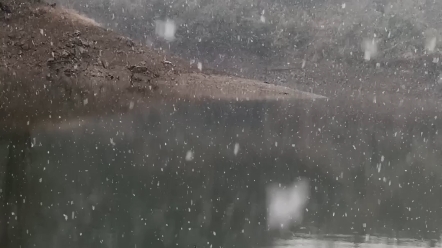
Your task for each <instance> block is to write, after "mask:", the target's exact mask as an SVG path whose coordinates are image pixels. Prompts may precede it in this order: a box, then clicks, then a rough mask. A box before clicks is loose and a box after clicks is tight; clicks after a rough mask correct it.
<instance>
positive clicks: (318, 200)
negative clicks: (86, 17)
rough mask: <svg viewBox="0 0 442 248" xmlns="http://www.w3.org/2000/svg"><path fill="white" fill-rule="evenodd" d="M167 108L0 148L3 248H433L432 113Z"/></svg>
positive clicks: (436, 154) (438, 217)
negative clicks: (409, 247)
mask: <svg viewBox="0 0 442 248" xmlns="http://www.w3.org/2000/svg"><path fill="white" fill-rule="evenodd" d="M334 104H335V103H331V102H329V103H327V104H326V105H327V106H326V107H324V103H323V102H322V103H321V102H295V103H291V104H283V103H270V102H249V103H222V102H200V103H189V102H175V103H167V104H166V103H157V104H152V105H150V106H135V108H134V109H133V110H131V111H129V112H128V113H126V114H116V115H114V116H104V117H95V118H94V117H92V118H86V117H84V118H79V119H76V120H66V121H63V122H62V123H60V124H56V125H49V124H47V125H42V126H40V127H38V128H35V129H33V130H30V131H29V132H21V133H12V132H11V133H8V135H7V136H5V137H4V138H3V139H2V140H0V164H1V165H2V166H1V170H0V173H1V174H0V175H1V178H0V182H1V184H0V185H1V186H0V188H1V191H0V192H1V206H0V213H1V218H0V223H1V225H0V231H1V233H0V242H1V247H23V248H24V247H37V248H40V247H45V248H46V247H64V248H70V247H82V248H86V247H125V248H126V247H195V246H196V247H224V248H227V247H241V248H245V247H350V246H351V247H393V246H394V247H408V246H413V247H435V246H441V244H440V243H439V242H440V241H439V240H440V234H441V229H440V228H441V227H442V208H441V206H442V202H441V201H442V198H441V195H442V189H441V185H442V180H441V175H442V167H441V164H440V163H441V161H442V153H441V152H442V136H441V135H440V134H439V128H440V127H441V126H442V125H441V123H440V120H441V119H442V118H440V117H439V118H437V116H435V115H434V113H415V112H410V113H407V112H399V111H398V112H396V114H395V115H385V114H376V113H363V112H358V111H353V112H352V111H348V109H346V110H342V109H341V108H340V107H339V106H337V105H334Z"/></svg>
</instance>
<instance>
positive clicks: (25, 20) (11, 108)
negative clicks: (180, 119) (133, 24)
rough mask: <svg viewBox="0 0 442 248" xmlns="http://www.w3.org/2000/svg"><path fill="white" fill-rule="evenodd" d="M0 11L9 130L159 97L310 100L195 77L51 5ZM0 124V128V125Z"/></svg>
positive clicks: (172, 60) (264, 86) (266, 87)
mask: <svg viewBox="0 0 442 248" xmlns="http://www.w3.org/2000/svg"><path fill="white" fill-rule="evenodd" d="M9 8H10V9H11V13H6V12H5V11H2V12H1V13H0V17H1V18H0V26H1V28H0V37H1V50H0V58H1V60H2V63H1V64H0V87H1V91H0V92H1V93H0V99H1V102H0V104H1V108H0V116H2V117H4V118H3V119H2V120H1V122H2V123H5V124H7V125H8V127H10V126H11V125H12V126H15V127H17V126H22V125H25V126H26V125H28V124H29V123H34V122H35V121H36V120H42V119H47V120H49V119H52V120H54V119H55V120H57V119H66V118H68V117H69V116H77V115H80V114H81V115H83V114H88V113H89V114H91V113H94V114H96V113H106V112H113V111H115V110H117V109H120V110H121V109H130V108H132V107H133V105H134V104H136V102H137V101H146V100H148V99H151V98H152V97H154V96H159V97H163V98H164V97H177V96H178V97H192V98H201V97H203V98H216V99H227V100H240V99H246V100H247V99H269V98H270V99H287V98H289V99H290V98H316V97H320V96H317V95H312V94H309V93H304V92H299V91H296V90H293V89H289V88H286V87H280V86H275V85H272V84H268V83H264V82H259V81H254V80H246V79H240V78H234V77H228V76H221V75H209V74H202V73H200V72H199V71H198V69H196V68H192V67H190V66H189V64H188V63H187V62H184V61H182V60H181V59H179V58H176V57H172V56H169V55H166V54H165V53H163V52H162V51H155V50H152V49H150V48H146V47H144V46H142V45H141V44H139V43H137V42H135V41H132V40H130V39H128V38H125V37H122V36H119V35H117V34H116V33H113V32H111V31H108V30H106V29H105V28H103V27H101V26H100V25H99V24H98V23H96V22H95V21H94V20H92V19H89V18H86V17H84V16H81V15H79V14H78V13H76V12H74V11H72V10H67V9H64V8H61V7H57V6H55V5H52V6H51V5H41V4H39V5H31V4H21V5H10V6H9ZM3 126H5V125H3Z"/></svg>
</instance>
